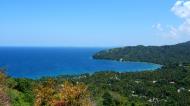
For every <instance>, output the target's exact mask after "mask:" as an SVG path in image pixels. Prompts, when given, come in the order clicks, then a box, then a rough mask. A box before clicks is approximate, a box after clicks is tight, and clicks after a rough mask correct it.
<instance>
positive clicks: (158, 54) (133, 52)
mask: <svg viewBox="0 0 190 106" xmlns="http://www.w3.org/2000/svg"><path fill="white" fill-rule="evenodd" d="M93 57H94V58H95V59H113V60H124V61H140V62H151V63H157V64H162V65H163V64H176V63H177V64H179V63H189V62H190V41H189V42H185V43H180V44H176V45H166V46H141V45H140V46H127V47H123V48H114V49H109V50H103V51H100V52H98V53H96V54H95V55H94V56H93Z"/></svg>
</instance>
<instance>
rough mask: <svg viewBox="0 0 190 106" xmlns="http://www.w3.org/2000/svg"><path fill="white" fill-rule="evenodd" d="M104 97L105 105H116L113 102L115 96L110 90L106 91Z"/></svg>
mask: <svg viewBox="0 0 190 106" xmlns="http://www.w3.org/2000/svg"><path fill="white" fill-rule="evenodd" d="M102 98H103V105H104V106H115V104H114V102H113V97H112V96H111V95H110V93H109V92H105V93H104V95H103V96H102Z"/></svg>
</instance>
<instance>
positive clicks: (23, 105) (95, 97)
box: [0, 42, 190, 106]
mask: <svg viewBox="0 0 190 106" xmlns="http://www.w3.org/2000/svg"><path fill="white" fill-rule="evenodd" d="M188 44H190V42H187V43H182V44H178V45H174V46H162V47H155V48H154V47H144V46H138V47H126V48H124V49H122V48H119V49H113V50H109V51H108V52H104V51H103V52H100V53H98V55H97V54H96V55H95V56H97V58H101V59H104V58H105V59H117V60H118V59H120V58H123V59H124V60H128V59H129V58H131V60H136V61H145V62H149V61H150V62H154V63H160V64H162V63H163V64H164V65H163V67H162V68H161V69H157V70H155V71H143V72H126V73H119V72H112V71H105V72H96V73H94V74H82V75H73V76H68V75H62V76H57V77H51V78H50V77H43V78H41V79H37V80H31V79H25V78H19V79H18V78H11V77H8V76H6V74H5V73H4V69H1V70H0V106H1V105H2V106H10V105H12V106H190V60H189V57H190V56H189V55H190V54H188V53H189V51H190V50H189V49H188V48H187V47H186V46H187V45H188ZM129 48H130V49H131V51H129ZM137 48H138V49H139V50H137ZM141 48H143V49H141ZM150 48H152V49H150ZM157 48H159V49H157ZM185 48H186V50H185V51H183V52H182V50H184V49H185ZM149 49H150V50H153V51H151V53H152V54H150V53H148V51H149V52H150V50H149ZM161 49H162V52H161V51H160V50H161ZM167 49H169V50H167ZM141 50H142V52H140V51H141ZM146 50H147V52H146ZM154 50H155V51H154ZM177 50H178V51H177ZM111 51H112V52H111ZM116 51H117V52H116ZM169 51H172V53H169ZM175 51H176V52H175ZM129 52H131V53H135V52H136V54H134V55H133V56H137V55H138V56H139V57H138V58H137V57H135V58H134V59H133V57H130V56H131V53H129ZM144 52H145V53H144ZM180 52H181V54H180ZM117 53H118V54H117ZM141 53H142V56H146V55H148V54H149V55H151V56H149V57H144V58H143V57H142V56H141V55H140V54H141ZM154 53H155V54H154ZM159 53H160V57H163V58H156V59H154V57H155V56H158V54H159ZM120 54H122V55H120ZM129 54H130V55H129ZM104 55H105V56H107V57H102V56H104ZM174 55H175V56H174ZM166 56H168V57H166ZM171 56H174V57H171ZM188 56H189V57H188ZM124 57H128V58H124ZM150 57H151V58H150ZM179 57H180V58H179ZM143 59H144V60H143ZM146 59H150V60H149V61H148V60H146ZM171 59H172V60H171ZM180 59H181V60H180ZM167 62H169V63H167Z"/></svg>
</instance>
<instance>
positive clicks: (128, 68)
mask: <svg viewBox="0 0 190 106" xmlns="http://www.w3.org/2000/svg"><path fill="white" fill-rule="evenodd" d="M103 49H104V48H61V47H60V48H53V47H52V48H51V47H50V48H46V47H44V48H42V47H41V48H40V47H36V48H35V47H1V48H0V67H5V68H6V69H7V71H6V73H7V74H8V75H9V76H12V77H15V78H34V79H35V78H40V77H43V76H57V75H79V74H84V73H94V72H98V71H117V72H134V71H144V70H155V69H157V68H159V67H160V65H157V64H151V63H142V62H118V61H111V60H94V59H93V58H92V55H93V54H94V53H96V52H98V51H100V50H103Z"/></svg>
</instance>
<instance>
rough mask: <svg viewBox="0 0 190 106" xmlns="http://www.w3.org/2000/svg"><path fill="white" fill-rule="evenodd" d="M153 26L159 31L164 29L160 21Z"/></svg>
mask: <svg viewBox="0 0 190 106" xmlns="http://www.w3.org/2000/svg"><path fill="white" fill-rule="evenodd" d="M152 28H155V29H157V30H159V31H163V28H162V25H161V24H160V23H157V24H154V25H152Z"/></svg>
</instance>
